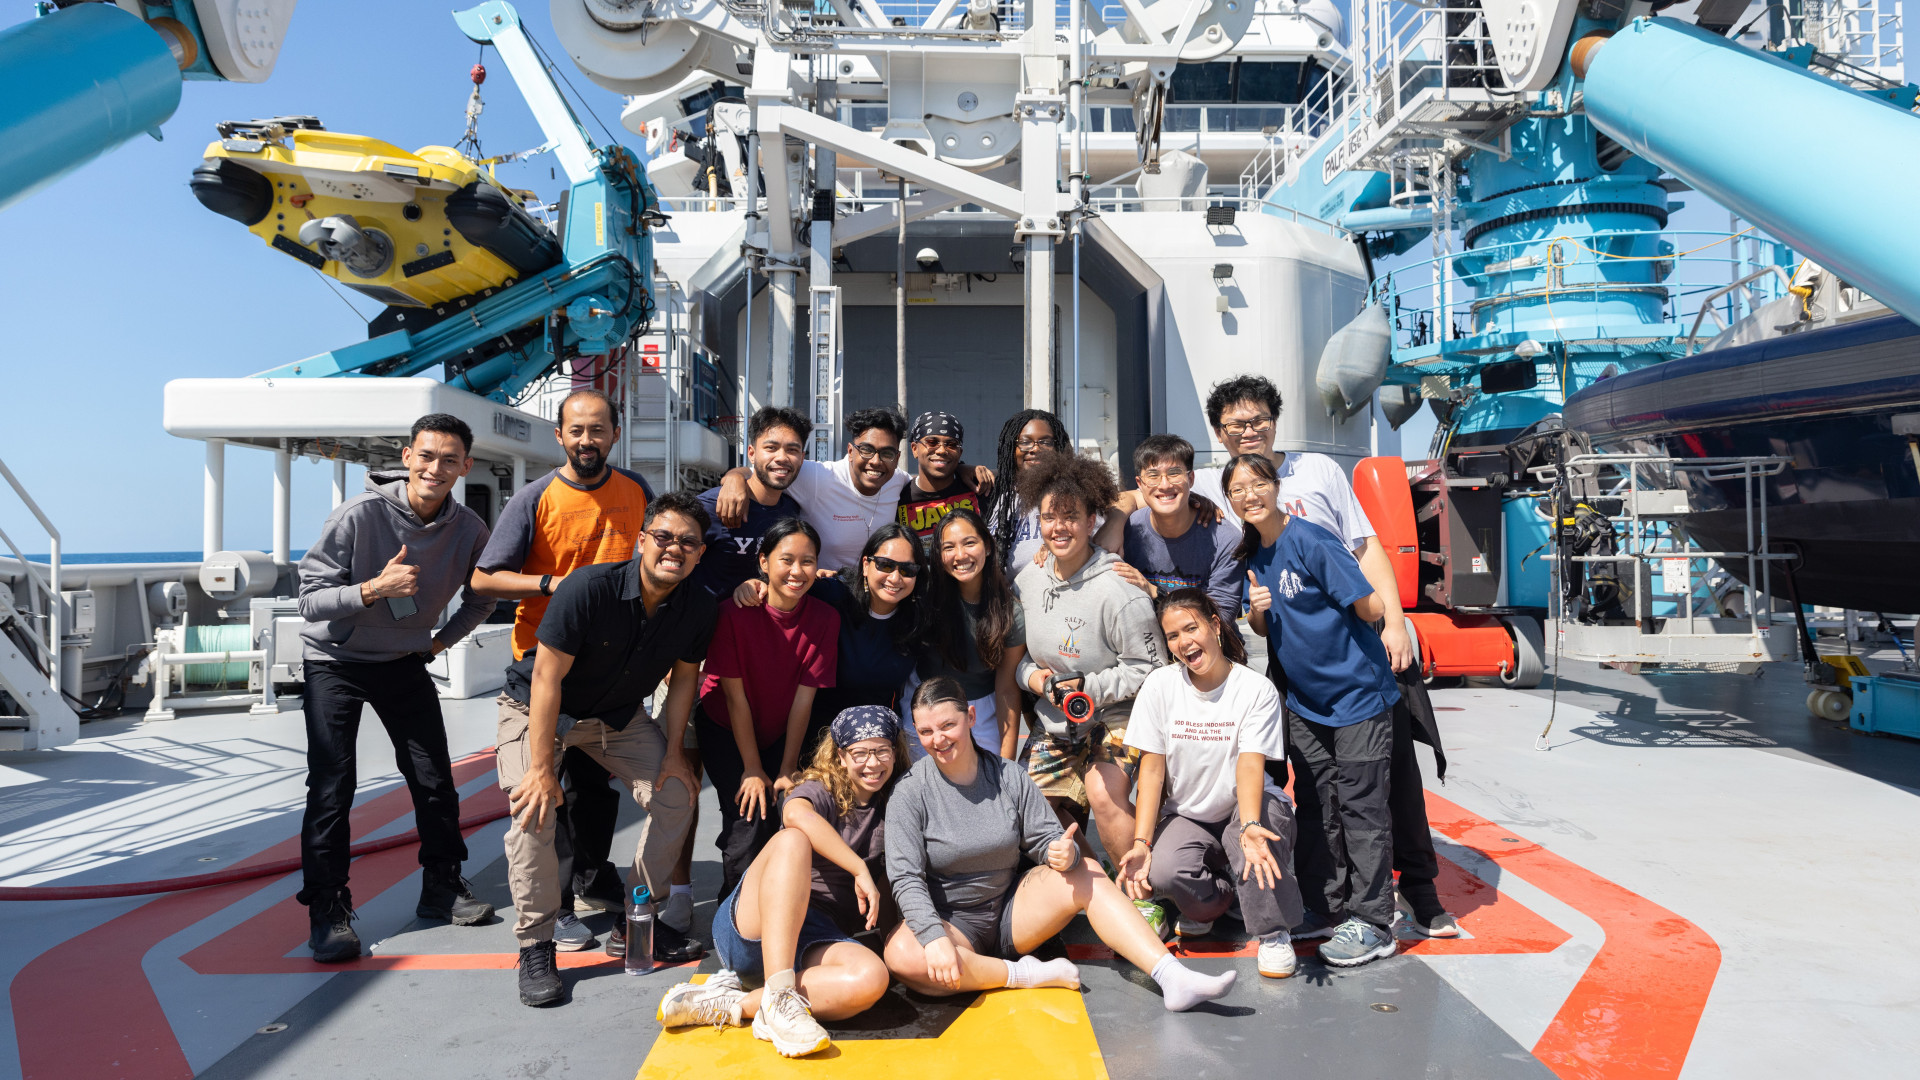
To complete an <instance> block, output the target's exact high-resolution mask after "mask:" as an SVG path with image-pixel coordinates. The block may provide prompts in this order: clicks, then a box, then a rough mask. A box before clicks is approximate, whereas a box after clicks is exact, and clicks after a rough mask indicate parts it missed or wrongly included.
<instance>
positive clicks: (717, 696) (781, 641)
mask: <svg viewBox="0 0 1920 1080" xmlns="http://www.w3.org/2000/svg"><path fill="white" fill-rule="evenodd" d="M839 645H840V613H839V612H837V611H835V610H833V606H832V605H830V604H827V603H825V602H823V601H820V600H815V599H814V598H813V597H811V596H803V597H801V598H800V606H799V607H796V608H794V609H793V610H792V611H780V610H778V609H776V608H775V607H774V606H773V605H772V604H762V605H760V606H759V607H745V608H743V607H741V606H739V605H738V604H735V603H734V602H733V601H731V600H728V601H726V602H724V603H722V604H721V605H720V623H719V625H718V626H717V627H715V628H714V631H713V644H712V645H710V646H708V647H707V664H706V679H705V680H704V681H703V682H702V684H701V687H700V694H701V697H700V708H701V710H702V711H704V712H705V713H706V714H707V719H709V720H711V721H713V722H714V723H715V724H717V725H719V726H720V728H721V729H722V730H723V731H726V732H728V733H731V732H732V731H733V721H732V718H731V717H729V716H728V714H727V695H726V691H724V690H722V689H721V688H720V680H721V679H723V678H725V679H740V680H743V681H744V682H745V683H746V692H747V708H748V709H750V710H752V712H753V731H754V736H755V737H756V738H757V739H758V740H759V743H760V745H761V746H762V747H767V746H771V745H773V744H774V743H776V742H778V741H780V737H781V736H783V735H785V734H786V733H787V714H788V713H790V712H792V711H793V695H794V692H795V691H796V690H798V689H799V688H800V687H802V686H811V687H814V688H815V689H819V688H821V687H826V686H832V685H833V670H834V665H835V663H836V662H837V661H838V659H839V657H838V653H839ZM704 737H705V736H702V738H704Z"/></svg>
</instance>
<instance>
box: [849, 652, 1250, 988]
mask: <svg viewBox="0 0 1920 1080" xmlns="http://www.w3.org/2000/svg"><path fill="white" fill-rule="evenodd" d="M913 724H914V730H915V735H916V736H917V737H918V739H919V740H920V745H921V747H922V748H923V749H925V750H926V751H927V756H926V757H924V758H922V759H921V760H920V761H919V762H918V763H916V764H915V765H914V766H913V770H912V771H911V772H909V773H907V775H906V776H905V777H904V778H903V779H902V780H901V781H900V782H899V784H898V785H897V786H895V787H894V789H893V796H892V798H891V799H890V800H889V801H888V803H887V878H888V880H889V882H890V883H891V884H892V887H893V898H894V901H895V902H896V903H897V904H898V905H899V907H900V918H901V924H900V925H899V926H898V927H895V928H894V931H893V933H892V934H890V935H889V936H888V938H887V947H886V961H887V968H888V970H890V971H892V972H893V974H894V976H895V977H896V978H898V979H899V980H900V981H901V982H903V983H905V984H907V985H908V986H910V987H912V988H913V989H915V990H917V991H919V992H920V993H923V994H930V995H935V996H941V995H946V994H958V993H962V992H965V991H968V990H987V989H993V988H996V987H1008V988H1013V989H1019V988H1035V987H1046V986H1056V987H1066V988H1068V989H1078V988H1079V986H1080V972H1079V969H1078V968H1076V967H1074V965H1073V964H1072V962H1071V961H1068V960H1067V959H1065V958H1064V957H1063V958H1060V959H1056V960H1049V961H1046V962H1044V963H1042V962H1041V961H1040V960H1038V959H1036V958H1034V957H1032V956H1029V955H1027V954H1028V953H1029V952H1030V951H1031V950H1033V949H1035V948H1037V947H1038V946H1039V945H1040V943H1041V942H1043V941H1045V940H1047V939H1048V938H1050V937H1052V936H1053V935H1055V934H1057V933H1059V932H1060V931H1061V930H1062V929H1064V928H1065V927H1066V925H1067V923H1068V922H1069V921H1071V920H1072V919H1073V917H1074V916H1075V915H1078V914H1080V913H1081V912H1085V913H1086V916H1087V921H1088V922H1089V923H1091V924H1092V926H1093V932H1094V933H1095V934H1098V935H1099V937H1100V940H1101V941H1102V942H1104V943H1106V945H1107V946H1108V947H1109V948H1111V949H1113V951H1114V952H1117V953H1119V954H1120V955H1121V956H1124V957H1126V958H1127V960H1128V961H1130V962H1131V963H1133V964H1134V965H1135V966H1137V967H1139V968H1140V969H1141V970H1142V971H1146V972H1149V973H1150V974H1152V976H1153V978H1154V981H1155V982H1157V983H1159V984H1160V989H1161V992H1162V993H1163V994H1164V995H1165V998H1166V1007H1167V1009H1168V1010H1169V1011H1172V1012H1181V1011H1184V1010H1187V1009H1190V1008H1192V1007H1193V1006H1195V1005H1197V1004H1199V1003H1200V1002H1202V1001H1210V1000H1213V999H1214V998H1219V997H1224V996H1225V995H1226V993H1227V991H1228V990H1229V989H1231V988H1232V986H1233V981H1234V973H1233V972H1231V971H1228V972H1225V973H1223V974H1220V975H1202V974H1200V973H1199V972H1195V971H1191V970H1189V969H1187V968H1186V967H1183V966H1182V965H1181V964H1180V962H1179V961H1178V960H1175V959H1174V958H1173V957H1172V956H1171V955H1169V954H1168V953H1167V948H1166V946H1165V945H1162V944H1161V943H1160V938H1159V935H1157V934H1155V933H1154V932H1153V929H1152V927H1150V926H1148V925H1147V922H1146V920H1144V919H1142V918H1140V916H1139V914H1138V912H1136V911H1135V909H1134V906H1133V904H1132V902H1130V901H1129V900H1128V899H1127V898H1126V897H1125V896H1124V895H1123V894H1122V893H1121V892H1120V887H1119V886H1117V885H1115V884H1114V883H1113V882H1112V881H1111V880H1109V879H1108V878H1107V876H1106V875H1105V874H1104V873H1102V872H1101V871H1100V867H1099V866H1098V865H1097V864H1095V863H1094V862H1093V860H1091V859H1087V858H1083V857H1081V855H1080V853H1079V851H1078V848H1077V846H1076V844H1075V839H1074V834H1075V832H1077V831H1078V829H1079V826H1077V825H1071V826H1068V827H1067V829H1066V831H1064V832H1062V831H1061V829H1060V826H1059V824H1058V823H1057V822H1056V821H1055V820H1054V816H1053V815H1052V814H1051V813H1049V812H1048V809H1047V804H1046V800H1045V799H1044V798H1043V797H1042V796H1041V794H1040V791H1039V789H1038V788H1036V787H1034V785H1033V781H1032V780H1030V779H1028V778H1027V774H1026V770H1024V769H1022V768H1020V767H1019V766H1018V765H1015V764H1013V763H1012V762H1008V761H1003V760H1001V759H1000V758H999V757H996V756H995V755H994V754H992V753H991V752H989V751H987V750H984V749H981V748H980V747H978V746H976V745H975V744H974V741H973V739H972V737H971V733H972V730H973V709H972V708H971V707H970V706H969V705H968V704H967V699H966V692H965V691H964V690H962V689H961V688H960V684H959V683H957V682H955V681H954V680H953V679H950V678H948V677H946V676H944V675H942V676H938V677H935V678H932V679H928V680H927V681H926V682H923V683H921V684H920V688H919V689H918V690H916V691H915V692H914V695H913ZM1031 863H1038V864H1039V865H1037V866H1030V867H1029V865H1028V864H1031Z"/></svg>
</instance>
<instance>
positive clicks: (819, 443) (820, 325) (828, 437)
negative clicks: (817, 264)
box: [807, 285, 843, 461]
mask: <svg viewBox="0 0 1920 1080" xmlns="http://www.w3.org/2000/svg"><path fill="white" fill-rule="evenodd" d="M807 340H808V341H810V342H812V347H813V448H812V449H811V450H810V451H809V452H808V455H807V456H809V457H811V458H813V460H815V461H831V460H833V459H834V458H835V457H836V456H838V455H837V454H835V453H834V447H835V446H836V444H837V439H838V436H839V433H840V391H841V386H840V381H841V370H840V368H841V361H842V359H843V357H842V355H841V342H840V286H838V285H815V286H814V287H813V288H811V289H809V290H808V297H807Z"/></svg>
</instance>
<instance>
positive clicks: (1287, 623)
mask: <svg viewBox="0 0 1920 1080" xmlns="http://www.w3.org/2000/svg"><path fill="white" fill-rule="evenodd" d="M1247 569H1249V570H1251V571H1253V576H1254V577H1255V578H1257V579H1258V580H1259V582H1260V584H1262V585H1265V586H1266V587H1267V588H1268V589H1269V590H1271V591H1272V593H1273V607H1272V608H1271V609H1270V610H1269V611H1268V612H1267V619H1268V622H1267V641H1268V648H1269V651H1270V655H1272V656H1273V657H1274V658H1276V659H1278V660H1279V662H1280V665H1281V667H1283V668H1284V669H1285V670H1286V687H1287V708H1288V709H1291V710H1292V711H1293V712H1295V713H1297V714H1299V715H1300V716H1301V717H1303V718H1305V719H1308V720H1312V721H1315V722H1316V723H1321V724H1325V725H1327V726H1329V727H1346V726H1347V725H1348V724H1357V723H1359V722H1360V721H1362V720H1365V719H1368V718H1369V717H1373V716H1378V715H1379V714H1381V713H1383V712H1386V711H1387V710H1388V709H1390V708H1392V707H1393V703H1394V702H1396V701H1398V700H1400V689H1399V686H1398V685H1397V684H1396V683H1395V682H1394V678H1393V668H1392V667H1390V666H1389V665H1388V663H1387V650H1386V647H1385V646H1384V645H1382V644H1380V635H1378V634H1376V633H1374V632H1373V628H1372V627H1370V626H1368V625H1367V624H1366V623H1364V622H1361V621H1360V617H1359V616H1358V615H1355V614H1354V613H1353V604H1354V601H1356V600H1362V599H1365V598H1366V596H1367V594H1369V593H1371V592H1373V586H1372V585H1370V584H1368V583H1367V579H1366V576H1365V575H1363V574H1361V573H1360V564H1359V562H1357V561H1356V560H1355V559H1354V557H1353V553H1352V552H1351V551H1348V550H1347V548H1346V546H1345V545H1344V544H1342V543H1341V542H1340V541H1339V540H1337V539H1335V538H1334V535H1333V534H1332V533H1330V532H1328V531H1327V530H1325V529H1323V528H1321V527H1320V526H1318V525H1315V524H1314V523H1313V522H1311V521H1306V520H1303V519H1301V518H1297V517H1296V518H1290V519H1288V524H1287V528H1286V531H1284V532H1282V533H1281V534H1280V539H1279V540H1278V541H1276V542H1274V543H1272V544H1269V545H1267V546H1266V547H1263V548H1261V549H1260V550H1259V551H1256V552H1254V554H1253V557H1252V558H1251V559H1248V560H1247ZM1276 619H1277V621H1278V626H1275V625H1274V624H1275V621H1276ZM1277 681H1278V680H1276V682H1277Z"/></svg>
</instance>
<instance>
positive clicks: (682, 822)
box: [495, 493, 719, 1005]
mask: <svg viewBox="0 0 1920 1080" xmlns="http://www.w3.org/2000/svg"><path fill="white" fill-rule="evenodd" d="M707 524H708V519H707V513H706V511H705V510H702V509H701V508H700V504H699V503H698V502H697V501H695V500H694V498H693V497H692V496H690V495H686V494H681V493H675V494H671V495H662V496H660V497H659V498H657V499H654V500H653V501H652V502H651V503H650V504H649V505H648V506H647V513H646V518H645V521H644V525H643V526H642V529H641V534H640V548H639V551H638V552H637V553H636V554H635V555H634V557H633V558H632V559H630V560H627V561H625V562H618V563H600V564H597V565H594V566H589V567H583V568H581V569H579V570H575V571H574V572H573V573H571V574H568V575H567V578H566V580H565V581H564V582H562V583H561V585H560V588H559V589H558V590H557V591H556V592H555V593H554V596H553V601H552V603H551V604H549V605H548V606H547V613H546V615H545V616H544V617H542V618H541V620H540V629H539V631H538V639H539V642H540V647H539V648H538V649H536V650H535V651H534V652H533V654H532V656H531V657H530V658H528V659H524V660H521V661H519V662H518V663H516V664H515V665H514V667H513V668H512V669H509V672H508V679H507V690H506V693H504V694H502V695H501V696H500V699H499V705H500V727H499V733H498V749H497V750H496V752H495V753H496V757H497V758H498V763H499V768H500V786H501V787H502V788H504V789H505V790H506V792H507V798H508V801H509V803H510V805H511V807H512V810H513V821H512V824H511V825H510V826H509V827H508V829H507V838H506V849H507V883H508V886H509V887H510V888H511V889H512V891H513V906H514V908H515V910H516V912H517V918H516V919H515V921H514V927H513V932H514V937H515V938H517V939H518V940H519V942H520V980H519V982H520V1000H521V1002H522V1003H523V1004H526V1005H551V1004H554V1003H556V1002H558V1001H559V1000H560V999H561V998H562V997H563V996H564V995H565V989H564V987H563V986H562V985H561V982H560V976H559V973H558V972H557V971H556V970H555V965H554V945H553V926H554V920H555V917H556V915H557V914H558V910H559V906H560V864H559V858H558V856H557V855H556V854H555V853H554V847H553V839H554V809H555V808H556V807H557V806H559V805H560V800H561V791H560V778H559V773H558V762H559V759H560V754H561V753H562V751H564V750H566V749H568V748H578V749H580V750H583V751H585V752H586V753H587V755H588V756H589V757H591V758H593V760H594V761H596V762H598V763H599V765H600V766H601V767H602V768H604V769H606V770H607V771H608V772H609V773H612V774H613V776H614V778H615V779H616V780H618V781H619V782H620V783H622V784H624V785H625V786H626V787H627V788H628V790H630V791H631V792H632V793H633V797H634V800H635V801H636V802H638V803H639V804H640V805H641V806H643V807H645V808H646V810H647V818H646V821H645V823H644V824H643V825H642V826H641V830H640V844H639V848H638V850H637V851H636V852H635V853H634V864H633V871H632V873H630V874H629V875H628V884H629V885H630V886H631V885H640V884H644V885H646V886H647V888H648V891H649V892H651V893H652V894H653V895H654V896H656V897H665V896H666V895H667V893H668V883H669V880H670V878H671V877H672V873H673V863H674V860H675V858H676V857H677V856H678V855H679V853H680V847H681V844H682V842H683V841H684V840H685V839H686V835H687V829H688V826H689V823H690V822H691V821H692V818H693V803H694V798H695V797H696V795H697V793H698V791H699V782H698V781H697V780H695V779H694V778H693V775H692V772H691V770H689V769H688V768H687V764H686V759H685V757H684V756H683V755H682V754H681V751H680V740H681V734H682V731H683V730H684V729H685V728H686V725H687V718H688V716H689V715H690V714H691V712H692V710H693V702H694V699H695V697H696V696H697V694H698V691H699V686H700V678H699V675H700V663H701V661H702V660H704V659H706V654H707V645H708V642H710V641H711V640H712V638H713V628H714V624H715V622H716V621H717V619H718V617H719V606H718V605H717V604H716V603H715V602H714V599H713V597H712V596H710V595H708V594H707V592H706V590H704V589H701V588H699V587H698V586H695V585H691V584H688V583H687V577H688V575H690V574H691V573H692V572H693V568H694V566H695V564H697V563H698V562H699V560H700V554H701V552H702V550H703V549H704V548H705V546H706V545H705V542H704V541H703V540H702V536H703V534H704V533H705V532H706V528H707ZM529 660H530V661H531V664H530V665H529ZM669 671H671V672H672V673H673V680H672V683H671V685H670V686H669V688H668V691H667V700H666V706H665V708H664V709H663V710H662V714H663V715H662V720H663V722H664V725H665V729H666V730H665V731H662V730H661V727H662V724H661V723H656V722H655V721H654V720H653V718H651V717H649V716H648V715H647V711H646V703H647V699H648V698H649V697H651V696H652V695H653V692H654V690H655V689H656V688H657V687H658V686H659V685H660V682H661V680H662V679H663V678H665V677H666V675H667V673H668V672H669ZM625 951H626V936H625V920H624V918H623V919H622V920H621V921H620V923H619V924H617V925H616V926H615V929H614V933H613V936H612V937H611V938H610V939H609V940H608V942H607V952H608V954H609V955H613V956H621V955H624V954H625ZM703 951H704V950H703V949H702V948H701V946H700V944H699V943H698V942H696V941H693V940H691V939H689V938H687V937H685V936H684V935H682V934H680V933H679V932H678V931H676V930H674V929H673V928H672V927H670V926H668V925H666V924H665V923H662V922H659V921H658V920H656V923H655V928H654V948H653V952H654V957H655V958H656V959H658V960H661V961H664V962H668V963H679V962H682V961H686V960H693V959H698V958H699V956H700V955H701V954H702V952H703Z"/></svg>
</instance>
